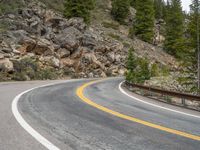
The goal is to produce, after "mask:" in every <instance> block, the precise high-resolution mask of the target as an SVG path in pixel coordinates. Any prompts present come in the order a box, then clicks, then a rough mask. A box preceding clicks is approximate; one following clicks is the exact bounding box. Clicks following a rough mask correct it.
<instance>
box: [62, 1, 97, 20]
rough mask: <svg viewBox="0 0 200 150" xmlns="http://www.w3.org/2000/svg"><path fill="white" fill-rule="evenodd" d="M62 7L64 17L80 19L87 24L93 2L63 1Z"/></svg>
mask: <svg viewBox="0 0 200 150" xmlns="http://www.w3.org/2000/svg"><path fill="white" fill-rule="evenodd" d="M64 6H65V10H64V16H65V17H67V18H71V17H82V18H83V19H84V21H85V22H87V23H89V22H90V15H91V10H92V9H94V0H65V3H64Z"/></svg>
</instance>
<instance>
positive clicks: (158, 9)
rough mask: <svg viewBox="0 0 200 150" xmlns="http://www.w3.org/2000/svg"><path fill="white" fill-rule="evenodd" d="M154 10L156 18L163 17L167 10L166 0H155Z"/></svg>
mask: <svg viewBox="0 0 200 150" xmlns="http://www.w3.org/2000/svg"><path fill="white" fill-rule="evenodd" d="M154 10H155V18H156V19H163V16H164V13H165V12H164V11H165V1H164V0H154Z"/></svg>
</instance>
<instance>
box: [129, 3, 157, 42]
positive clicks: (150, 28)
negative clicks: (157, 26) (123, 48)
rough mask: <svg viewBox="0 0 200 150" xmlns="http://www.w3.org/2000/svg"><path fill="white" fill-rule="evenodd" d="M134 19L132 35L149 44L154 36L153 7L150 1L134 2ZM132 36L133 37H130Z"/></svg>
mask: <svg viewBox="0 0 200 150" xmlns="http://www.w3.org/2000/svg"><path fill="white" fill-rule="evenodd" d="M136 10H137V13H136V18H135V23H134V25H133V29H132V30H131V31H132V33H130V34H135V35H136V36H137V37H139V38H140V39H142V40H144V41H145V42H149V43H151V42H152V40H153V36H154V20H155V18H154V16H155V15H154V5H153V1H152V0H143V1H141V0H136ZM132 36H133V35H132Z"/></svg>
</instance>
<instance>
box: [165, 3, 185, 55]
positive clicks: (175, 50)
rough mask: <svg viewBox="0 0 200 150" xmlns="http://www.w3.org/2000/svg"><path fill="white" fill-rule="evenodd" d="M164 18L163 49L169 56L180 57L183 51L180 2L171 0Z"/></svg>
mask: <svg viewBox="0 0 200 150" xmlns="http://www.w3.org/2000/svg"><path fill="white" fill-rule="evenodd" d="M168 7H169V8H168V12H167V17H166V36H165V38H166V39H165V43H164V49H165V51H166V52H168V53H169V54H171V55H174V56H176V57H180V56H181V53H182V52H183V51H184V49H185V46H184V43H185V39H184V25H183V23H184V16H183V12H182V6H181V1H180V0H172V1H171V4H170V6H168Z"/></svg>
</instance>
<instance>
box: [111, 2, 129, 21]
mask: <svg viewBox="0 0 200 150" xmlns="http://www.w3.org/2000/svg"><path fill="white" fill-rule="evenodd" d="M129 7H130V3H129V0H112V11H111V14H112V16H113V17H114V19H115V20H117V21H118V22H119V23H124V20H125V19H126V17H127V16H128V13H129Z"/></svg>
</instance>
